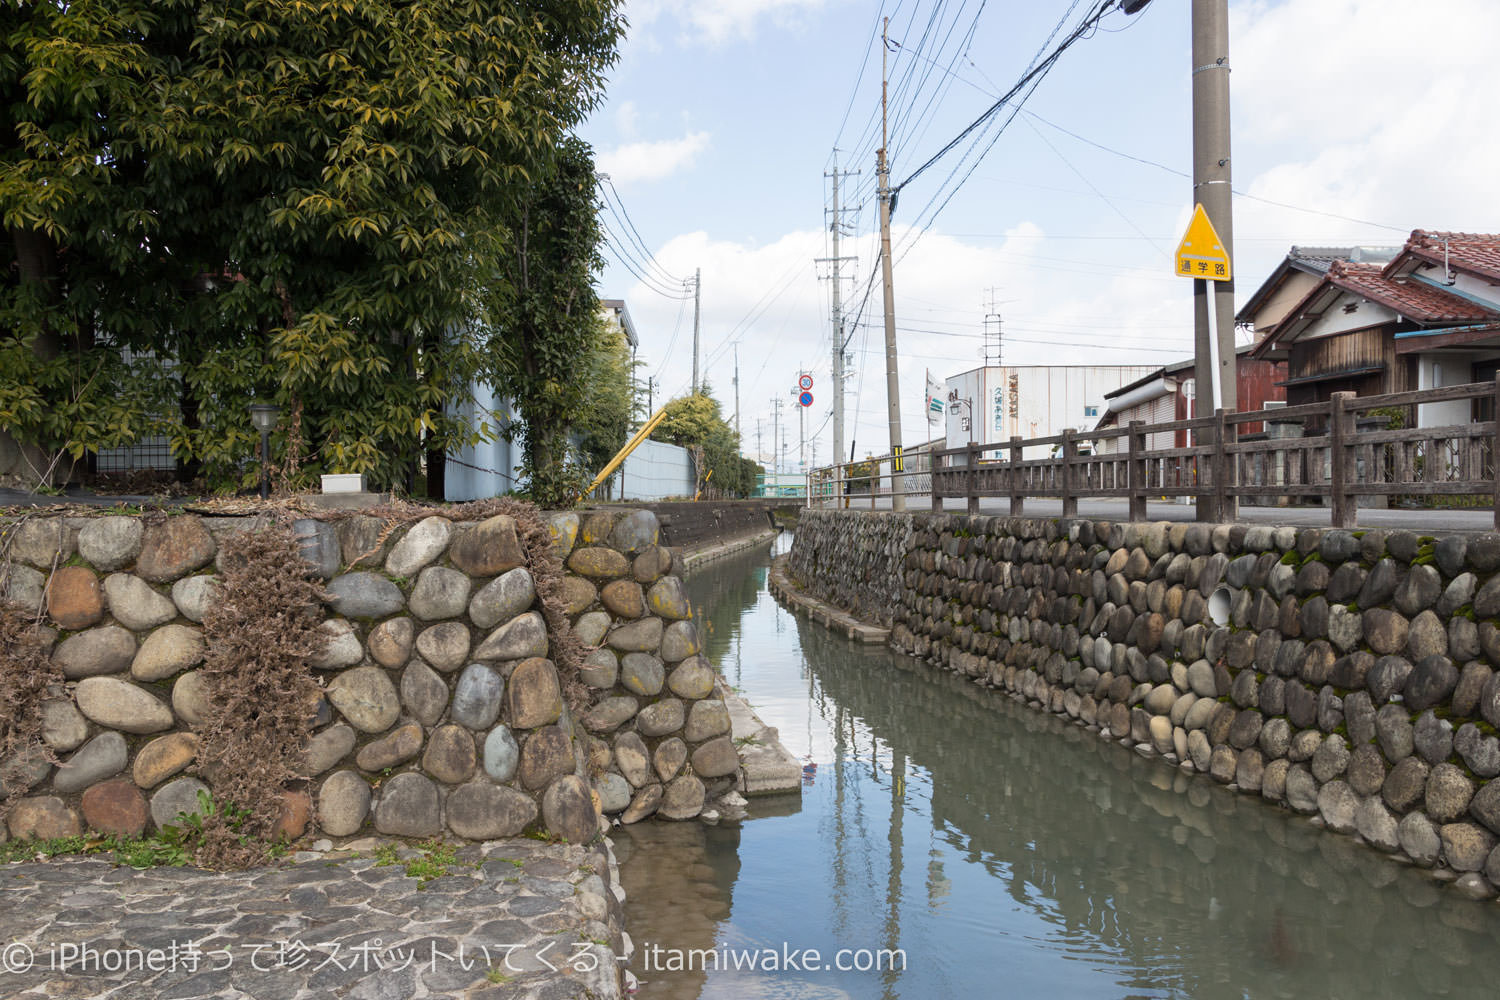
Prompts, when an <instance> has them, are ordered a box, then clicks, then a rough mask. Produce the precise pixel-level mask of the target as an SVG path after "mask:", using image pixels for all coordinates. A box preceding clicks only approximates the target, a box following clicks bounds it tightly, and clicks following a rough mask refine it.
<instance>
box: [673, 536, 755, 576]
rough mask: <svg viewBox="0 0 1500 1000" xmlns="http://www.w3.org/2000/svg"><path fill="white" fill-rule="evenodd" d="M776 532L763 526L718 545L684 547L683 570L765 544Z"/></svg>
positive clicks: (691, 569) (695, 567)
mask: <svg viewBox="0 0 1500 1000" xmlns="http://www.w3.org/2000/svg"><path fill="white" fill-rule="evenodd" d="M777 534H778V532H777V531H776V529H774V528H765V529H763V530H761V531H758V532H756V533H755V534H753V535H746V536H744V537H742V538H731V539H730V540H729V541H727V542H720V543H719V544H718V545H709V546H705V547H704V548H695V549H692V550H686V549H684V550H683V553H682V569H683V572H684V573H691V572H692V571H693V570H695V569H699V568H701V567H703V566H706V565H708V564H709V563H712V562H717V561H718V560H720V559H726V558H728V557H729V556H732V555H737V554H738V553H741V552H744V551H746V550H748V549H753V548H756V547H758V546H761V545H765V544H766V543H767V542H769V541H771V540H772V539H774V538H775V537H776V536H777Z"/></svg>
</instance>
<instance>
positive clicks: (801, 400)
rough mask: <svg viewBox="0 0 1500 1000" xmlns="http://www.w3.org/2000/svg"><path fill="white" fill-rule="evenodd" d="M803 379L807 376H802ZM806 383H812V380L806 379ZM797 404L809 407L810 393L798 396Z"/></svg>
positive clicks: (810, 401)
mask: <svg viewBox="0 0 1500 1000" xmlns="http://www.w3.org/2000/svg"><path fill="white" fill-rule="evenodd" d="M803 378H807V376H805V375H804V376H803ZM808 381H812V380H811V379H808ZM797 402H798V403H800V404H802V405H803V406H811V405H812V393H810V392H804V393H803V394H802V395H800V396H798V397H797Z"/></svg>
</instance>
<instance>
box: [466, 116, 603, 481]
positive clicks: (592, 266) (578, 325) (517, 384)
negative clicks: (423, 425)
mask: <svg viewBox="0 0 1500 1000" xmlns="http://www.w3.org/2000/svg"><path fill="white" fill-rule="evenodd" d="M558 153H559V155H558V157H557V161H556V163H555V169H554V170H552V171H551V172H550V173H548V174H547V175H546V176H544V177H542V178H540V179H538V180H537V181H535V182H534V183H532V184H530V185H528V187H527V191H526V197H525V199H524V201H523V203H522V205H521V211H520V221H519V223H518V224H517V227H516V230H515V234H514V238H515V241H516V249H515V252H514V253H511V254H509V255H507V256H506V258H505V259H504V263H505V269H504V271H503V272H502V273H501V275H500V280H499V281H497V282H496V283H495V285H494V288H495V289H496V291H497V293H498V296H497V298H498V301H496V302H495V303H494V304H493V307H492V312H493V315H494V317H495V318H494V322H495V324H496V335H495V336H493V337H492V338H491V340H490V343H491V349H492V354H491V363H492V367H491V368H490V375H491V377H492V379H493V384H494V385H495V387H496V388H497V389H499V390H500V391H501V392H502V393H504V394H506V395H508V396H510V398H511V399H513V400H515V404H516V409H517V410H518V411H520V414H521V419H522V420H523V421H524V424H525V434H526V442H525V452H524V455H523V457H522V462H521V473H522V476H523V477H524V478H525V480H526V482H527V492H528V493H529V495H530V497H531V499H532V500H533V501H535V502H536V503H537V504H539V505H541V506H544V507H551V506H559V505H563V506H571V505H572V502H573V498H574V497H575V496H576V495H577V493H578V492H579V490H580V489H582V487H583V485H584V482H583V480H584V474H585V473H584V469H583V467H582V466H581V465H580V464H579V463H578V462H577V461H576V456H574V455H573V454H572V453H571V451H570V448H569V444H568V437H569V432H570V430H571V428H572V425H573V421H574V418H575V417H576V415H577V414H578V412H579V411H580V410H581V409H582V408H583V406H584V405H585V403H586V397H587V393H586V383H585V381H584V380H583V379H581V378H580V377H579V373H580V371H581V370H582V369H583V367H584V366H585V364H586V363H587V361H588V359H589V357H590V355H591V352H592V350H593V348H594V347H595V346H596V344H597V339H598V338H597V336H596V335H595V327H596V325H597V324H598V322H599V298H598V296H597V295H596V294H595V293H594V289H593V275H594V273H595V272H596V271H598V270H599V268H600V267H601V266H602V265H603V261H602V259H601V258H600V256H599V245H600V230H599V217H598V213H597V211H596V207H595V203H594V183H595V182H594V163H593V158H592V157H591V155H590V153H589V148H588V146H587V145H585V144H584V143H582V142H580V141H578V140H576V139H570V140H567V141H565V142H564V143H563V144H562V146H561V147H560V149H559V151H558Z"/></svg>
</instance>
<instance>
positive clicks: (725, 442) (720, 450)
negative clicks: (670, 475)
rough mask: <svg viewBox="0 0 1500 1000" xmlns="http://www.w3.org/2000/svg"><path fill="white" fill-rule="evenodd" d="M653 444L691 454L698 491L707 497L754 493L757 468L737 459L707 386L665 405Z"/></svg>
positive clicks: (736, 444) (733, 438) (730, 431)
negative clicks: (669, 445) (664, 443)
mask: <svg viewBox="0 0 1500 1000" xmlns="http://www.w3.org/2000/svg"><path fill="white" fill-rule="evenodd" d="M665 409H666V411H667V412H666V415H665V416H664V417H663V418H662V422H661V423H660V424H659V425H658V426H657V428H656V430H655V431H653V432H652V434H651V437H652V439H653V440H657V441H665V442H667V443H668V444H676V445H681V446H683V447H685V448H687V449H688V450H689V451H691V452H692V453H693V459H694V463H695V464H696V466H697V469H698V476H697V479H698V483H697V486H698V489H699V490H701V491H704V492H705V493H707V494H708V495H711V496H726V497H747V496H751V495H753V494H754V492H755V486H756V477H757V476H759V475H760V474H761V472H762V470H761V467H760V466H758V465H756V464H755V463H754V462H751V461H750V460H748V459H745V458H742V457H741V456H740V441H739V436H738V435H736V434H735V433H734V428H732V427H730V426H729V424H728V423H727V422H726V421H725V420H724V417H723V415H722V411H721V408H720V406H719V401H718V400H717V399H715V398H714V397H713V396H712V395H711V394H710V391H709V388H708V387H707V386H704V387H703V389H702V390H701V391H699V392H695V393H691V394H689V395H686V396H679V397H678V398H677V399H674V400H672V401H671V402H669V403H668V404H667V405H666V407H665Z"/></svg>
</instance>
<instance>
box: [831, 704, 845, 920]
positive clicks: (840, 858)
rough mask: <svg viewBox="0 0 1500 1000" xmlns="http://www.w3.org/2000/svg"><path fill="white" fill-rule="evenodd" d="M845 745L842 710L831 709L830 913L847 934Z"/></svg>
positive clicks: (837, 706)
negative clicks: (832, 711) (831, 825)
mask: <svg viewBox="0 0 1500 1000" xmlns="http://www.w3.org/2000/svg"><path fill="white" fill-rule="evenodd" d="M847 749H848V744H846V743H845V742H844V708H843V706H842V705H837V704H836V705H835V706H834V721H833V858H832V861H833V889H834V892H833V897H832V898H833V911H834V914H835V919H834V930H836V931H845V932H847V930H848V928H849V914H848V910H847V907H848V903H849V891H848V886H849V870H848V864H849V854H848V851H847V849H846V845H847V843H848V840H849V831H848V830H847V829H846V828H845V825H844V809H845V808H846V807H847V806H848V802H847V801H846V800H845V794H844V793H845V777H846V775H845V774H844V753H845V751H846V750H847Z"/></svg>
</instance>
